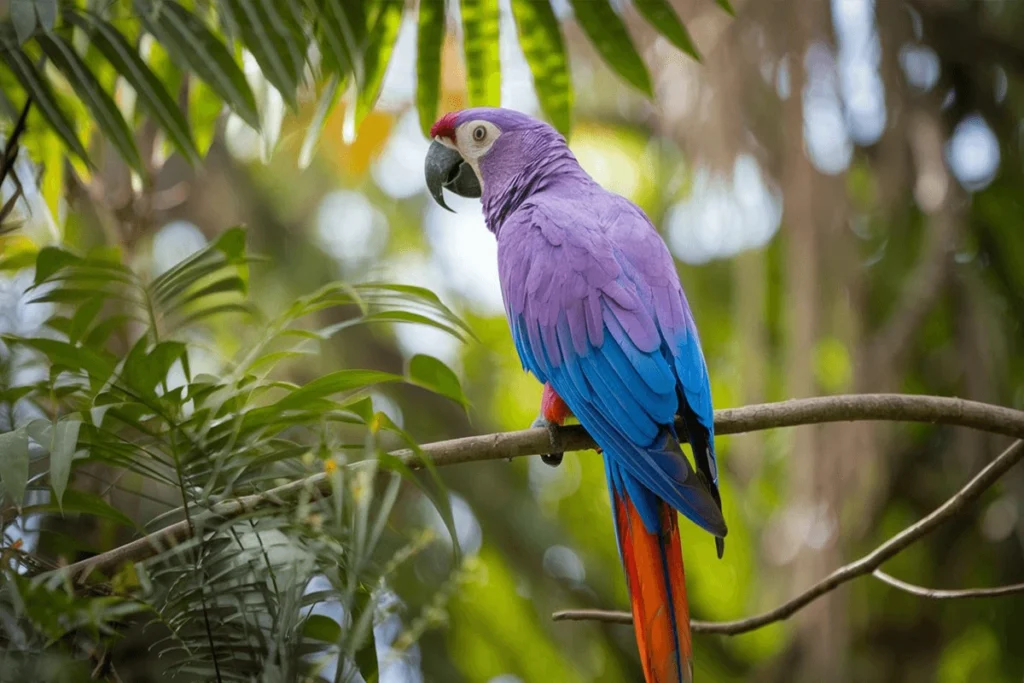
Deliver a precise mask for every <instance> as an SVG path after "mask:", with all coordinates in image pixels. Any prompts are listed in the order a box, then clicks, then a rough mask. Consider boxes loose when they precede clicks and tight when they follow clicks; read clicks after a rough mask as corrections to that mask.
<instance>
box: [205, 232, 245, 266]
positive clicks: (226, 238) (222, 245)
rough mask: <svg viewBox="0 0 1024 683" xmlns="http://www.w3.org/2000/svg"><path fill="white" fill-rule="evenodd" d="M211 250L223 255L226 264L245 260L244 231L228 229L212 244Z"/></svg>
mask: <svg viewBox="0 0 1024 683" xmlns="http://www.w3.org/2000/svg"><path fill="white" fill-rule="evenodd" d="M213 248H214V249H216V250H217V251H219V252H220V253H222V254H224V257H225V258H227V260H228V263H241V262H242V261H243V260H244V259H245V230H244V229H243V228H238V227H235V228H228V229H227V230H225V231H224V232H223V233H222V234H221V235H220V237H218V238H217V241H216V242H214V243H213Z"/></svg>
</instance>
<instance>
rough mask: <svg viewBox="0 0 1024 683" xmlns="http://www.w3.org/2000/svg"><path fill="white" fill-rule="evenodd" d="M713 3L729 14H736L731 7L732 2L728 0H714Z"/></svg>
mask: <svg viewBox="0 0 1024 683" xmlns="http://www.w3.org/2000/svg"><path fill="white" fill-rule="evenodd" d="M715 4H716V5H718V6H719V7H721V8H722V9H724V10H725V11H726V12H728V13H729V15H730V16H733V17H735V16H736V10H735V9H733V6H732V3H731V2H729V0H715Z"/></svg>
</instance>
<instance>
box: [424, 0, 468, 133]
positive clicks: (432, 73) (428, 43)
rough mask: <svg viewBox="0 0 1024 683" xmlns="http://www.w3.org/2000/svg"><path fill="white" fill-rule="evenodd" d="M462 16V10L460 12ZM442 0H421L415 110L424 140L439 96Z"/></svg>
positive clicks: (442, 42)
mask: <svg viewBox="0 0 1024 683" xmlns="http://www.w3.org/2000/svg"><path fill="white" fill-rule="evenodd" d="M463 12H465V8H463ZM444 24H445V14H444V0H421V1H420V15H419V33H418V34H417V36H416V110H417V111H418V112H419V115H420V129H421V130H422V131H423V135H424V136H425V137H427V136H429V134H430V127H431V126H432V125H433V124H434V121H435V120H436V119H437V103H438V100H439V99H440V96H441V47H442V46H443V44H444V28H445V26H444Z"/></svg>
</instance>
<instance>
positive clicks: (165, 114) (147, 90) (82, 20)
mask: <svg viewBox="0 0 1024 683" xmlns="http://www.w3.org/2000/svg"><path fill="white" fill-rule="evenodd" d="M64 17H65V19H66V20H67V21H68V22H69V23H71V24H72V25H73V26H77V27H78V28H80V29H82V30H83V31H84V32H86V33H87V34H88V35H89V39H90V41H91V43H92V44H93V45H94V46H96V48H97V49H98V50H99V51H100V53H101V54H102V55H103V56H104V57H106V59H107V61H108V62H110V64H111V65H112V66H113V67H114V69H115V70H116V71H117V73H118V74H119V75H121V76H122V77H123V78H124V79H125V80H127V81H128V82H129V83H130V84H131V86H132V88H134V89H135V92H136V93H137V94H138V102H139V104H140V105H141V106H142V108H143V109H145V110H146V111H147V112H149V114H150V115H151V116H152V117H153V118H154V119H155V120H156V122H157V123H158V124H160V128H161V129H162V130H163V131H164V132H165V133H166V134H167V137H168V138H170V140H171V142H173V143H174V146H175V147H177V149H178V151H180V152H181V153H182V154H183V155H185V158H186V159H188V160H189V162H190V163H193V164H195V163H198V162H199V159H200V157H199V150H197V149H196V144H195V142H194V141H193V140H192V131H191V130H190V129H189V124H188V120H187V119H186V118H185V116H184V115H183V114H182V113H181V109H180V108H179V107H178V104H177V102H175V101H174V98H173V97H172V96H171V94H170V93H169V92H168V91H167V87H166V86H165V85H164V84H163V83H162V82H161V81H160V79H159V78H158V77H157V75H156V74H155V73H153V70H152V69H150V68H149V66H147V65H146V63H145V62H144V61H143V60H142V57H140V56H139V53H138V51H137V50H135V49H134V48H133V47H132V46H131V45H130V44H129V43H128V41H127V40H126V39H125V37H124V36H123V35H121V33H120V32H118V30H117V29H116V28H114V26H112V25H111V24H110V23H108V22H106V21H103V20H102V19H100V18H98V17H96V16H95V15H93V14H89V13H87V12H74V11H68V12H66V13H65V15H64Z"/></svg>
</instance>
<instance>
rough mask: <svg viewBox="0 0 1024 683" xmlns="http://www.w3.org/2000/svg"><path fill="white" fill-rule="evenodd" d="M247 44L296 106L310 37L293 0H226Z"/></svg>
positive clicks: (264, 73)
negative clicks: (303, 27) (305, 32)
mask: <svg viewBox="0 0 1024 683" xmlns="http://www.w3.org/2000/svg"><path fill="white" fill-rule="evenodd" d="M222 6H223V8H224V9H225V10H227V11H228V12H230V13H231V15H232V18H233V19H234V21H235V24H236V25H237V27H238V30H239V32H240V34H241V37H242V41H243V43H244V44H245V46H246V47H247V48H248V49H249V51H250V52H252V55H253V57H255V58H256V62H257V63H258V64H259V65H260V68H261V69H262V70H263V75H264V76H266V78H267V80H268V81H270V82H271V84H273V86H274V87H275V88H277V90H278V91H279V92H280V93H281V96H282V97H283V98H284V99H285V101H286V102H287V103H288V104H289V105H290V106H291V107H292V108H293V109H294V108H295V107H296V99H295V95H296V91H297V90H298V87H299V82H300V81H301V79H302V71H303V68H304V66H305V53H306V39H305V35H304V32H303V30H302V26H301V25H300V23H299V21H300V17H299V16H298V14H297V11H296V7H295V3H294V2H292V1H291V0H225V2H224V3H223V5H222Z"/></svg>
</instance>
